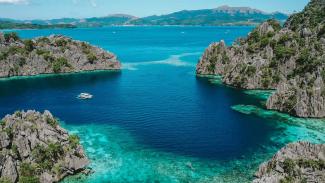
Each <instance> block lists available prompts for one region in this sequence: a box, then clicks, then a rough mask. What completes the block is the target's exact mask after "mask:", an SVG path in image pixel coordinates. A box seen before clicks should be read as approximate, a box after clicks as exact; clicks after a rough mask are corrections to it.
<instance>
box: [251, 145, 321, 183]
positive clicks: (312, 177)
mask: <svg viewBox="0 0 325 183" xmlns="http://www.w3.org/2000/svg"><path fill="white" fill-rule="evenodd" d="M255 176H256V179H255V180H254V181H253V182H254V183H281V182H284V183H285V182H315V183H316V182H325V144H311V143H309V142H297V143H292V144H288V145H287V146H286V147H284V148H282V149H281V150H280V151H279V152H277V153H276V155H275V156H274V157H273V158H272V159H271V160H270V161H268V162H265V163H263V164H262V165H261V166H260V167H259V170H258V172H256V174H255Z"/></svg>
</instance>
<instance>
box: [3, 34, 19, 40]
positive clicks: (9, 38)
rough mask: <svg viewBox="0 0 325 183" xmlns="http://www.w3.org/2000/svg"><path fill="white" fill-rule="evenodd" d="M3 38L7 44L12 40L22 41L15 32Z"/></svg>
mask: <svg viewBox="0 0 325 183" xmlns="http://www.w3.org/2000/svg"><path fill="white" fill-rule="evenodd" d="M3 36H4V38H5V41H6V42H9V41H11V40H12V41H19V40H20V38H19V36H18V34H17V33H15V32H10V33H5V34H4V35H3Z"/></svg>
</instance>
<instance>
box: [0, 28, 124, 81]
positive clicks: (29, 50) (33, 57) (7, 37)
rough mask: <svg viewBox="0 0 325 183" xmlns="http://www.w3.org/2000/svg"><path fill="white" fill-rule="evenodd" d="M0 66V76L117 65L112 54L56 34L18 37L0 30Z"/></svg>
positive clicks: (85, 69) (82, 69)
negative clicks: (25, 38) (38, 36)
mask: <svg viewBox="0 0 325 183" xmlns="http://www.w3.org/2000/svg"><path fill="white" fill-rule="evenodd" d="M0 65H1V67H0V77H11V76H32V75H37V74H49V73H69V72H80V71H92V70H118V69H120V68H121V65H120V62H119V61H118V60H117V58H116V56H115V55H114V54H112V53H108V52H106V51H104V50H102V49H100V48H97V47H94V46H91V45H89V44H88V43H85V42H80V41H74V40H72V39H70V38H68V37H64V36H58V35H56V36H55V35H53V36H49V37H40V38H36V39H32V40H21V39H20V38H19V37H18V36H17V35H16V34H14V33H8V34H1V33H0Z"/></svg>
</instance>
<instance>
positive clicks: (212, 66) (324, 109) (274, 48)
mask: <svg viewBox="0 0 325 183" xmlns="http://www.w3.org/2000/svg"><path fill="white" fill-rule="evenodd" d="M324 60H325V1H324V0H312V1H311V2H310V3H309V4H308V5H307V7H306V8H305V9H304V10H303V11H302V12H300V13H297V14H294V15H292V16H291V17H289V19H288V20H287V21H286V22H285V24H284V26H283V27H282V26H281V25H280V23H279V22H277V21H275V20H269V21H267V22H264V23H262V24H261V25H260V26H258V27H257V28H255V29H254V30H253V31H252V32H251V33H250V34H249V35H248V37H247V38H242V39H238V40H237V41H236V42H235V43H234V44H233V45H232V46H229V47H228V46H226V44H225V42H224V41H221V42H219V43H213V44H211V45H210V46H209V48H208V49H207V50H206V51H205V53H204V55H203V57H202V59H201V60H200V62H199V63H198V65H197V71H196V72H197V74H199V75H207V74H212V75H221V76H222V81H223V82H224V83H225V84H227V85H230V86H234V87H238V88H244V89H276V92H275V93H274V94H273V95H272V96H271V97H270V98H269V99H268V101H267V106H266V107H267V108H268V109H273V110H278V111H281V112H285V113H290V114H291V115H295V116H298V117H312V118H321V117H325V85H324V83H325V70H324V67H325V62H324Z"/></svg>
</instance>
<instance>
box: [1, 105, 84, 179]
mask: <svg viewBox="0 0 325 183" xmlns="http://www.w3.org/2000/svg"><path fill="white" fill-rule="evenodd" d="M88 164H89V160H88V159H87V157H86V155H85V153H84V150H83V148H82V146H81V145H80V143H79V137H78V136H76V135H71V134H69V133H68V132H67V131H66V130H65V129H63V128H61V127H60V126H59V123H58V120H57V119H56V118H54V117H53V116H52V114H51V113H50V112H49V111H45V112H44V113H40V112H36V111H31V110H30V111H27V112H24V111H17V112H15V113H14V114H12V115H7V116H5V117H4V118H3V119H2V120H1V122H0V175H1V178H0V182H6V183H7V182H8V183H9V182H11V183H16V182H41V183H51V182H58V181H60V180H62V179H63V178H64V177H66V176H69V175H74V174H77V173H80V172H84V173H87V170H86V168H87V166H88Z"/></svg>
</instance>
